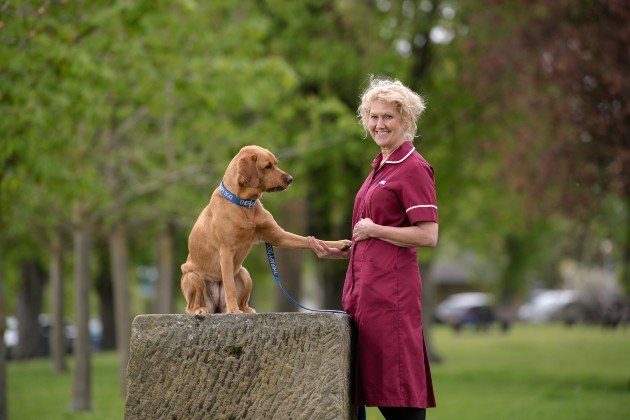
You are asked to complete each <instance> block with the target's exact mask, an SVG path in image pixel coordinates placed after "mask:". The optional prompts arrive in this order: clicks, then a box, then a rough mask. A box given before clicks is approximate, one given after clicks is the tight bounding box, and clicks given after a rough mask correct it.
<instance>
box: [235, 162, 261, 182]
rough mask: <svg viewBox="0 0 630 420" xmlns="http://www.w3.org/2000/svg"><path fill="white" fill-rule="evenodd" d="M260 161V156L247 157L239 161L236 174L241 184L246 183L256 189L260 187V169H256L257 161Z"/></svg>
mask: <svg viewBox="0 0 630 420" xmlns="http://www.w3.org/2000/svg"><path fill="white" fill-rule="evenodd" d="M257 160H258V156H256V155H255V154H253V155H245V156H243V157H242V158H240V159H239V160H238V162H237V163H236V172H237V174H238V181H239V183H241V184H242V183H243V182H241V181H244V182H245V183H247V184H248V185H249V186H250V187H252V188H256V187H258V183H259V179H258V169H257V168H256V161H257Z"/></svg>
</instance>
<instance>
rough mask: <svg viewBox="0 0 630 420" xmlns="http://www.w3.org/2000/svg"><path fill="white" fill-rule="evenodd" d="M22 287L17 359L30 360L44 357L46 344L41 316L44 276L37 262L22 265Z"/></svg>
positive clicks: (19, 301) (18, 303)
mask: <svg viewBox="0 0 630 420" xmlns="http://www.w3.org/2000/svg"><path fill="white" fill-rule="evenodd" d="M21 277H22V287H21V289H20V291H19V293H18V297H17V305H16V315H17V319H18V337H19V338H20V339H19V341H18V344H17V348H16V358H18V359H28V358H32V357H38V356H44V355H45V351H44V350H45V349H44V346H43V345H44V342H43V337H42V327H41V325H40V324H39V315H40V313H41V311H42V304H43V299H44V283H45V280H44V274H43V270H42V267H41V265H40V264H39V262H38V261H36V260H30V261H25V262H23V263H22V273H21Z"/></svg>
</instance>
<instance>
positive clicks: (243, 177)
mask: <svg viewBox="0 0 630 420" xmlns="http://www.w3.org/2000/svg"><path fill="white" fill-rule="evenodd" d="M235 160H236V172H237V174H238V182H239V185H241V186H242V187H246V188H247V187H249V188H254V189H258V190H260V192H261V193H263V192H274V191H283V190H285V189H287V188H288V187H289V185H290V184H291V181H293V177H292V176H291V175H289V174H288V173H286V172H284V171H282V170H281V169H280V168H278V159H276V157H275V156H274V155H273V153H271V152H270V151H269V150H267V149H264V148H262V147H260V146H245V147H243V148H242V149H241V151H240V152H239V153H238V155H236V158H235Z"/></svg>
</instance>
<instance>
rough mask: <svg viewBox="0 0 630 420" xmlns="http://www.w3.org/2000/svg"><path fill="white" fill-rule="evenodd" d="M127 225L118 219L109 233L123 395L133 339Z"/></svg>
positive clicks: (117, 344)
mask: <svg viewBox="0 0 630 420" xmlns="http://www.w3.org/2000/svg"><path fill="white" fill-rule="evenodd" d="M128 246H129V244H128V237H127V226H126V224H125V222H124V221H122V220H121V221H118V222H116V224H115V225H114V226H113V228H112V230H111V233H110V234H109V253H110V256H111V267H112V268H111V269H112V280H113V285H114V310H115V319H116V349H117V352H118V359H119V363H120V365H119V377H120V381H121V389H122V393H123V396H124V395H126V381H125V371H126V369H127V362H128V361H129V341H130V339H131V304H130V296H129V248H128Z"/></svg>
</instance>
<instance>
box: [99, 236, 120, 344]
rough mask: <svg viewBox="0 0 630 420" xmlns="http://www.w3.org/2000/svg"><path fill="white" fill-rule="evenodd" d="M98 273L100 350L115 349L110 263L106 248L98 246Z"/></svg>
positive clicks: (114, 321)
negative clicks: (101, 327) (100, 326)
mask: <svg viewBox="0 0 630 420" xmlns="http://www.w3.org/2000/svg"><path fill="white" fill-rule="evenodd" d="M98 256H99V257H98V258H99V264H98V265H99V267H100V272H99V273H98V276H97V278H96V290H97V293H98V303H99V308H100V311H99V312H100V317H101V325H102V326H103V333H102V335H101V342H100V350H114V349H116V320H115V319H114V312H115V311H114V290H113V285H112V275H111V263H110V262H109V251H108V249H107V247H106V246H99V251H98Z"/></svg>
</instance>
